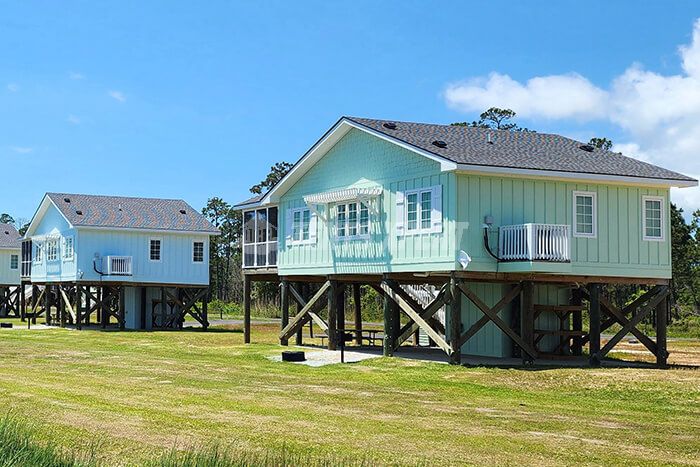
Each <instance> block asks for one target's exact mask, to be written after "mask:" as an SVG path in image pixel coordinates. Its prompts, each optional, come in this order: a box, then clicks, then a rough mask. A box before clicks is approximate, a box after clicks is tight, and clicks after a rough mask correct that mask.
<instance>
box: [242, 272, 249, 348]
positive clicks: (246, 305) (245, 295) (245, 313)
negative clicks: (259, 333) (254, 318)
mask: <svg viewBox="0 0 700 467" xmlns="http://www.w3.org/2000/svg"><path fill="white" fill-rule="evenodd" d="M250 282H251V281H250V276H248V275H247V274H244V275H243V342H244V343H245V344H250Z"/></svg>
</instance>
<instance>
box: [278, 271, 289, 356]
mask: <svg viewBox="0 0 700 467" xmlns="http://www.w3.org/2000/svg"><path fill="white" fill-rule="evenodd" d="M280 307H281V308H282V321H281V322H280V326H281V329H284V328H286V327H287V325H288V324H289V282H287V281H286V280H283V281H282V282H281V283H280ZM280 344H281V345H289V339H287V338H286V337H282V338H280Z"/></svg>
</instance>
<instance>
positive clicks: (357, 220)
mask: <svg viewBox="0 0 700 467" xmlns="http://www.w3.org/2000/svg"><path fill="white" fill-rule="evenodd" d="M368 236H369V209H368V208H367V205H366V204H365V203H363V202H359V201H357V202H352V203H344V204H338V205H336V237H337V238H339V239H353V238H367V237H368Z"/></svg>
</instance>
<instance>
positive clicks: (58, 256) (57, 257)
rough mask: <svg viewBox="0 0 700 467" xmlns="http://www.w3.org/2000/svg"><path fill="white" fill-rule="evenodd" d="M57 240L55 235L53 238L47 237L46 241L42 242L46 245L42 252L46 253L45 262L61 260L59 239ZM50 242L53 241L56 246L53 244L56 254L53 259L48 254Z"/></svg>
mask: <svg viewBox="0 0 700 467" xmlns="http://www.w3.org/2000/svg"><path fill="white" fill-rule="evenodd" d="M58 240H59V239H58V238H57V237H55V238H47V239H46V241H45V242H44V244H45V245H46V248H45V249H46V251H45V252H44V253H46V262H47V263H56V262H58V261H60V260H61V250H60V247H59V241H58ZM50 243H55V245H56V246H55V248H56V251H55V253H56V256H55V257H54V258H53V259H51V257H50V256H49V248H50V247H49V244H50Z"/></svg>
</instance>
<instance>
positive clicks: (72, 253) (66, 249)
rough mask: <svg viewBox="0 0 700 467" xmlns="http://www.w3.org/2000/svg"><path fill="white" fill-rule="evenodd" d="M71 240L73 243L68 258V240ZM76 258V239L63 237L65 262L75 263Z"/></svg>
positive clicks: (70, 236) (69, 236) (71, 236)
mask: <svg viewBox="0 0 700 467" xmlns="http://www.w3.org/2000/svg"><path fill="white" fill-rule="evenodd" d="M69 239H70V243H71V254H70V256H68V255H67V254H66V253H68V246H67V245H68V240H69ZM74 258H75V237H74V236H73V235H68V236H66V237H63V260H64V261H73V259H74Z"/></svg>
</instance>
